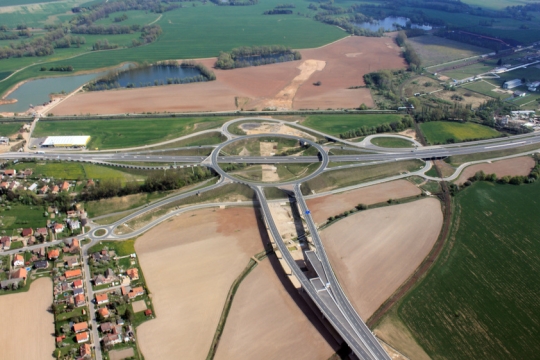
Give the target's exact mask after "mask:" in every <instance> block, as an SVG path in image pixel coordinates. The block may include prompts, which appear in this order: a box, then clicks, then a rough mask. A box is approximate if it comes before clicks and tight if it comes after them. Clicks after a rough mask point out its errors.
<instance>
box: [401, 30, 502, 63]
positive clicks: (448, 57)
mask: <svg viewBox="0 0 540 360" xmlns="http://www.w3.org/2000/svg"><path fill="white" fill-rule="evenodd" d="M409 42H410V43H411V45H412V47H413V48H414V50H416V52H417V53H418V54H419V55H420V57H421V58H422V63H423V64H424V65H425V66H426V67H429V66H433V65H437V64H442V63H446V62H449V61H454V60H458V59H463V58H468V57H471V56H477V55H482V54H487V53H490V52H491V50H489V49H485V48H481V47H477V46H473V45H468V44H464V43H460V42H457V41H453V40H449V39H445V38H442V37H438V36H418V37H413V38H410V39H409Z"/></svg>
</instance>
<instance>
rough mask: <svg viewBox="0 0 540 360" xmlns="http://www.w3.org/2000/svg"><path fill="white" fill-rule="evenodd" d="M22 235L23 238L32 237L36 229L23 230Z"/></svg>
mask: <svg viewBox="0 0 540 360" xmlns="http://www.w3.org/2000/svg"><path fill="white" fill-rule="evenodd" d="M21 235H22V236H23V237H28V236H32V235H34V229H32V228H27V229H23V231H22V233H21Z"/></svg>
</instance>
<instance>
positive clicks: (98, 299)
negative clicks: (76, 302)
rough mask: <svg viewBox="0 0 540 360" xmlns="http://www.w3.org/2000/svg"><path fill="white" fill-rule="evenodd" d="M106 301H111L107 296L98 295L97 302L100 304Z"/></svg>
mask: <svg viewBox="0 0 540 360" xmlns="http://www.w3.org/2000/svg"><path fill="white" fill-rule="evenodd" d="M104 301H109V297H108V296H107V294H96V302H98V303H100V302H104Z"/></svg>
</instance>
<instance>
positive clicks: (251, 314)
mask: <svg viewBox="0 0 540 360" xmlns="http://www.w3.org/2000/svg"><path fill="white" fill-rule="evenodd" d="M276 265H277V268H274V266H276ZM279 266H280V265H279V263H278V261H277V259H276V258H275V257H274V256H271V257H270V258H269V259H265V260H263V261H261V263H260V264H259V265H257V267H256V268H255V269H254V270H253V271H252V272H251V273H250V274H249V275H248V276H247V277H246V278H245V280H244V281H243V282H242V284H241V285H240V288H239V289H238V292H237V293H236V296H235V298H234V301H233V304H232V307H231V311H230V313H229V317H228V318H227V323H226V325H225V330H224V332H223V335H222V337H221V340H220V342H219V346H218V350H217V353H216V357H215V359H216V360H226V359H261V360H264V359H306V360H308V359H309V360H311V359H314V360H315V359H320V360H326V359H328V358H330V356H332V354H333V353H334V352H335V350H334V349H333V348H332V347H334V348H335V347H336V345H337V344H336V343H335V342H334V341H333V340H332V346H330V345H329V343H328V341H327V340H325V338H324V337H323V336H322V335H321V332H320V331H322V332H323V333H325V334H326V333H327V331H326V330H325V329H324V328H323V325H322V324H321V323H320V322H319V321H317V320H315V323H314V324H313V323H312V322H311V321H310V320H309V318H308V316H306V313H308V314H309V313H311V310H310V308H309V307H308V306H307V305H306V303H305V301H304V300H303V299H302V298H301V297H300V295H299V294H298V291H297V290H296V289H295V288H294V287H293V286H292V285H291V282H290V281H289V279H288V278H287V277H286V276H285V275H284V274H283V271H282V270H281V268H279ZM314 325H315V326H314ZM327 339H331V338H330V337H329V336H327Z"/></svg>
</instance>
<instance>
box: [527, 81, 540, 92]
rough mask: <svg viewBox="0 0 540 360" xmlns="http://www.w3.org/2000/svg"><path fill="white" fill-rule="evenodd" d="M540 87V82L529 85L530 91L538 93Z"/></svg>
mask: <svg viewBox="0 0 540 360" xmlns="http://www.w3.org/2000/svg"><path fill="white" fill-rule="evenodd" d="M539 87H540V81H535V82H533V83H531V84H529V91H536V89H538V88H539Z"/></svg>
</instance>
